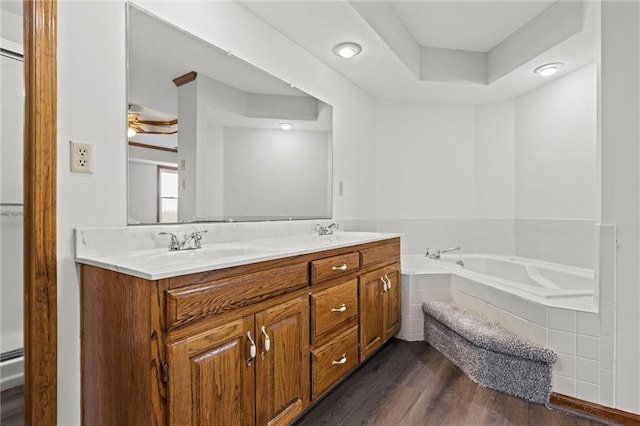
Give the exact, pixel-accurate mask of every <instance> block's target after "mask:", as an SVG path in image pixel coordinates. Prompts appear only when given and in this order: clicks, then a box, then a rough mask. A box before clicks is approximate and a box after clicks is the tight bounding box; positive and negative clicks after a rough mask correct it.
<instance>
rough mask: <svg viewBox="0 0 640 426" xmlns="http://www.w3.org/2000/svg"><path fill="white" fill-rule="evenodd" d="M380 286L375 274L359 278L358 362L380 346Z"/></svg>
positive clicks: (381, 297) (381, 325)
mask: <svg viewBox="0 0 640 426" xmlns="http://www.w3.org/2000/svg"><path fill="white" fill-rule="evenodd" d="M382 284H383V283H382V277H381V275H380V274H379V273H377V272H373V273H369V274H366V275H363V276H361V277H360V284H359V286H360V308H359V309H360V361H362V360H364V359H365V358H367V357H368V356H369V355H371V354H372V353H373V352H374V351H375V350H376V349H378V348H379V347H380V345H382V341H383V338H384V336H383V330H382V327H383V323H382V322H383V317H382V312H383V311H382V308H383V306H382V299H383V292H382Z"/></svg>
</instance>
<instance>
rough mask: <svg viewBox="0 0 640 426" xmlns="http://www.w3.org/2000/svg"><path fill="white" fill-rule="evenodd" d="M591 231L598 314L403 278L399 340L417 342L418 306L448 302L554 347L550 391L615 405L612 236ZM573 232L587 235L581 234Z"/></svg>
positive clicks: (436, 277) (600, 229)
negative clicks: (596, 253)
mask: <svg viewBox="0 0 640 426" xmlns="http://www.w3.org/2000/svg"><path fill="white" fill-rule="evenodd" d="M595 229H596V232H595V241H596V244H598V246H599V253H600V254H599V258H598V263H597V267H596V270H595V274H596V277H597V283H598V293H597V294H598V297H597V299H598V302H597V303H598V307H599V308H598V310H599V312H598V313H592V312H578V311H573V310H566V309H560V308H554V307H547V306H544V305H540V304H537V303H533V302H529V301H527V300H524V299H520V298H518V297H516V296H513V295H511V294H508V293H504V292H501V291H498V290H496V289H492V288H489V287H486V286H478V285H477V284H476V283H474V282H473V281H469V280H467V279H465V278H462V277H459V276H456V275H452V276H449V275H447V274H428V275H421V276H416V275H413V276H408V275H404V276H403V281H402V284H403V289H402V297H403V301H402V303H403V308H402V309H403V311H402V315H403V317H402V320H403V328H402V330H401V332H402V334H401V338H403V339H406V340H421V332H422V325H421V322H420V321H421V319H422V313H421V311H420V310H419V309H420V306H421V304H422V302H424V301H426V300H447V299H451V300H453V301H454V302H455V303H457V304H459V305H461V306H464V307H465V308H467V309H469V310H471V311H474V312H477V313H479V314H481V315H484V316H485V317H487V318H488V319H489V320H492V321H496V322H499V323H501V324H502V325H504V326H505V327H507V328H509V329H511V330H512V331H514V332H516V333H518V334H520V335H522V336H524V337H527V338H528V339H530V340H532V341H534V342H537V343H539V344H541V345H543V346H545V347H549V348H551V349H553V350H554V351H555V352H556V353H557V354H558V361H557V362H556V364H555V365H554V368H553V391H554V392H557V393H560V394H564V395H568V396H572V397H575V398H578V399H582V400H585V401H590V402H595V403H599V404H602V405H606V406H610V407H612V406H615V363H614V360H615V351H616V341H615V326H616V325H615V304H616V300H615V293H616V292H615V286H616V279H615V277H616V275H615V249H616V247H615V245H616V241H615V238H616V237H615V235H616V234H615V226H613V225H601V224H599V225H597V226H596V227H595ZM575 232H577V233H578V232H584V233H583V234H581V235H583V236H586V231H584V230H578V229H576V230H575ZM557 238H563V237H557ZM576 239H577V238H576ZM447 285H448V287H449V294H448V295H447V292H446V288H447Z"/></svg>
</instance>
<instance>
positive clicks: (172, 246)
mask: <svg viewBox="0 0 640 426" xmlns="http://www.w3.org/2000/svg"><path fill="white" fill-rule="evenodd" d="M206 232H207V231H195V232H192V233H191V234H189V235H185V236H184V238H183V239H182V241H180V238H178V236H177V235H176V234H174V233H173V232H160V233H158V234H159V235H170V236H171V242H170V243H169V251H178V250H194V249H199V248H202V234H204V233H206Z"/></svg>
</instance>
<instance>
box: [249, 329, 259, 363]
mask: <svg viewBox="0 0 640 426" xmlns="http://www.w3.org/2000/svg"><path fill="white" fill-rule="evenodd" d="M247 339H249V343H251V347H250V348H249V359H248V360H247V365H248V366H251V363H252V362H253V360H254V359H255V357H256V353H257V350H256V342H254V341H253V339H252V338H251V332H250V331H247Z"/></svg>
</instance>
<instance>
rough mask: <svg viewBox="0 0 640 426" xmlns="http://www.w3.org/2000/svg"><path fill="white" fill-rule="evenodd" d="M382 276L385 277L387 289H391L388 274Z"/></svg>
mask: <svg viewBox="0 0 640 426" xmlns="http://www.w3.org/2000/svg"><path fill="white" fill-rule="evenodd" d="M384 277H385V278H386V279H387V291H388V290H391V279H390V278H389V276H388V275H385V276H384Z"/></svg>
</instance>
